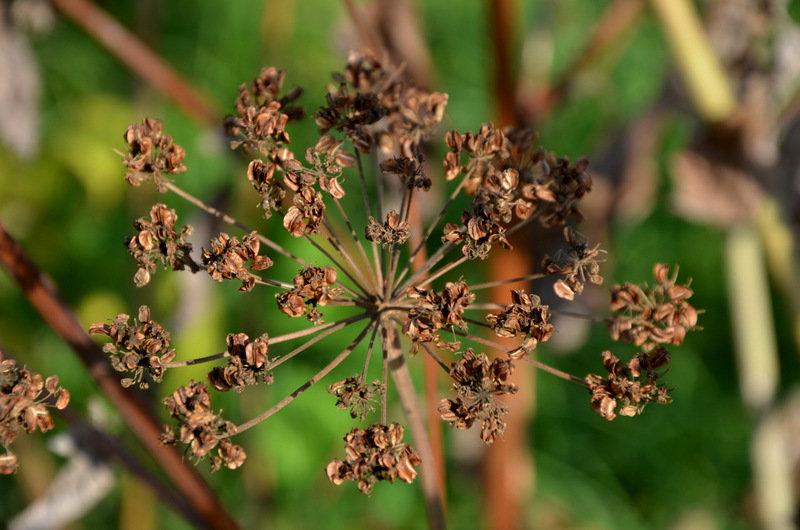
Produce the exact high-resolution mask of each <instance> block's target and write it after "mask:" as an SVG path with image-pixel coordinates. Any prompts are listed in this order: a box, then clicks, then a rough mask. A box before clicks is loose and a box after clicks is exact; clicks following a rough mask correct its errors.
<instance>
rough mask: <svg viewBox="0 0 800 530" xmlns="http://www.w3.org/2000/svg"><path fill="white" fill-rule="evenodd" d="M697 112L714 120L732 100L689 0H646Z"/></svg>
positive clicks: (732, 105)
mask: <svg viewBox="0 0 800 530" xmlns="http://www.w3.org/2000/svg"><path fill="white" fill-rule="evenodd" d="M650 3H651V5H652V6H653V9H654V11H655V12H656V15H658V19H659V21H660V22H661V26H662V29H663V31H664V35H665V36H666V38H667V42H668V43H669V45H670V48H671V49H672V54H673V55H674V58H675V61H676V63H677V66H678V68H679V69H680V71H681V73H682V74H683V80H684V82H685V83H686V88H687V89H688V91H689V95H690V97H691V99H692V102H693V103H694V105H695V107H696V109H697V112H698V113H699V114H700V116H701V117H702V118H703V119H705V120H706V121H710V122H718V121H723V120H725V119H726V118H728V117H729V116H730V115H731V113H733V111H734V110H735V107H736V100H735V98H734V97H733V93H732V91H731V88H730V85H729V83H728V80H727V78H726V77H725V73H724V72H723V70H722V67H721V66H720V64H719V61H718V60H717V58H716V56H715V55H714V52H713V51H712V50H711V45H710V44H709V42H708V39H707V38H706V35H705V31H704V30H703V26H702V24H701V22H700V17H699V15H698V13H697V11H696V10H695V8H694V6H693V4H692V2H691V1H690V0H650Z"/></svg>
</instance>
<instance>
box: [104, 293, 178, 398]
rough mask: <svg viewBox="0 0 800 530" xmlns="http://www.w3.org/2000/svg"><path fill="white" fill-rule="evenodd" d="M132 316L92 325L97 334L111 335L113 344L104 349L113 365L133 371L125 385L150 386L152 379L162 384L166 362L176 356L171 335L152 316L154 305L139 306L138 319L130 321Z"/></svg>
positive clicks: (125, 380) (122, 315)
mask: <svg viewBox="0 0 800 530" xmlns="http://www.w3.org/2000/svg"><path fill="white" fill-rule="evenodd" d="M130 318H131V317H130V316H129V315H126V314H124V313H123V314H120V315H117V316H116V318H114V320H112V321H111V324H103V323H101V322H96V323H94V324H92V326H91V327H90V328H89V333H91V334H93V335H105V336H107V337H110V338H111V340H112V341H113V343H106V344H104V345H103V351H104V352H106V353H107V354H108V355H109V356H110V357H111V366H112V368H114V370H116V371H117V372H120V373H130V374H131V375H130V377H124V378H122V381H121V383H122V386H124V387H129V386H131V385H135V384H138V385H139V388H148V387H149V386H150V382H151V381H152V382H155V383H160V382H161V380H162V378H163V377H164V372H165V371H166V364H167V363H168V362H170V361H171V360H172V359H174V358H175V350H174V349H173V348H171V347H170V335H169V332H168V331H167V330H165V329H164V328H163V327H162V326H161V324H159V323H158V322H156V321H154V320H152V319H151V318H150V308H149V307H147V306H146V305H143V306H141V307H139V314H138V318H135V319H134V320H133V322H134V324H133V325H132V326H131V325H130V324H128V321H129V320H130Z"/></svg>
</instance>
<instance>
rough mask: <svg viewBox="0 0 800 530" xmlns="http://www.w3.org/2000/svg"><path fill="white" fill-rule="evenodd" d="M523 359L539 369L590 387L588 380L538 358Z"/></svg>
mask: <svg viewBox="0 0 800 530" xmlns="http://www.w3.org/2000/svg"><path fill="white" fill-rule="evenodd" d="M522 360H523V361H525V362H526V363H528V364H532V365H533V366H535V367H536V368H538V369H539V370H544V371H545V372H547V373H549V374H553V375H554V376H556V377H560V378H561V379H564V380H566V381H572V382H573V383H578V384H579V385H581V386H585V387H586V388H589V383H587V382H586V381H584V380H583V379H581V378H580V377H577V376H574V375H572V374H568V373H567V372H562V371H561V370H559V369H557V368H553V367H552V366H550V365H548V364H544V363H543V362H541V361H538V360H536V359H531V358H530V357H523V358H522Z"/></svg>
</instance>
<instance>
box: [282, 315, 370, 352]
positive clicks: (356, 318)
mask: <svg viewBox="0 0 800 530" xmlns="http://www.w3.org/2000/svg"><path fill="white" fill-rule="evenodd" d="M368 317H369V315H368V314H364V313H362V314H360V315H353V316H351V317H348V318H344V319H342V320H337V321H336V322H328V323H327V324H322V325H321V326H314V327H312V328H308V329H302V330H300V331H293V332H292V333H286V334H284V335H278V336H277V337H270V338H269V340H268V341H267V344H269V345H270V346H272V345H273V344H279V343H281V342H286V341H289V340H294V339H299V338H301V337H305V336H307V335H313V334H314V333H321V332H323V331H326V330H328V329H330V328H332V327H335V326H339V327H341V326H346V325H347V324H352V323H353V322H358V321H359V320H364V319H365V318H368Z"/></svg>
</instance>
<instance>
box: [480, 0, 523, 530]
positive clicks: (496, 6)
mask: <svg viewBox="0 0 800 530" xmlns="http://www.w3.org/2000/svg"><path fill="white" fill-rule="evenodd" d="M487 9H488V11H489V13H488V15H489V24H488V29H489V38H490V42H491V46H492V50H491V51H492V56H493V61H492V65H493V66H494V71H493V77H492V83H493V92H492V94H493V99H494V103H495V116H496V117H495V122H496V123H497V125H498V127H501V128H502V127H506V126H509V125H516V126H519V125H521V124H520V123H519V116H520V115H519V113H518V112H517V111H518V109H517V106H516V89H515V87H516V72H515V71H514V68H513V66H512V60H511V58H512V57H514V55H512V50H518V49H519V46H518V40H519V35H518V33H519V27H520V24H519V21H520V20H521V19H520V17H519V13H520V4H519V2H518V0H490V1H489V2H488V6H487ZM520 237H524V236H519V237H516V238H514V239H516V241H514V239H512V244H513V245H514V246H515V249H516V250H512V251H507V252H501V253H494V254H493V255H492V257H491V259H490V263H489V267H490V271H491V272H490V274H491V279H492V280H498V279H502V278H509V277H512V278H513V277H518V276H525V275H526V274H529V273H530V271H531V269H532V268H533V265H532V263H531V255H530V252H532V251H534V248H531V247H532V246H531V245H526V244H524V243H523V242H522V241H520ZM523 249H524V250H523ZM524 287H526V285H525V284H524V283H521V284H515V285H508V284H506V285H503V286H500V287H495V288H493V289H492V290H491V292H490V298H491V300H492V301H493V302H495V303H499V304H507V303H508V302H509V295H508V293H509V290H510V289H519V288H524ZM501 342H505V341H501ZM509 345H510V342H509ZM499 353H501V352H498V354H499ZM509 382H512V383H514V384H517V386H518V387H519V392H518V393H517V394H515V395H509V396H505V404H506V406H507V407H508V410H509V413H508V414H507V415H506V417H505V418H504V419H505V421H506V429H505V433H504V435H503V437H502V438H499V439H498V440H497V441H495V442H494V444H492V446H491V447H488V448H487V449H486V451H485V453H484V459H483V482H484V484H483V487H484V492H485V497H486V509H487V519H488V521H487V522H488V525H489V528H492V529H496V530H513V529H516V528H523V527H524V526H525V525H524V520H523V510H522V507H523V505H524V503H525V502H526V500H527V499H528V498H529V497H530V495H531V493H532V491H531V490H532V489H533V488H532V484H533V482H534V480H533V476H534V466H533V457H532V455H531V453H530V450H529V446H528V445H529V444H528V437H527V432H528V424H529V422H530V421H531V418H532V417H533V414H534V399H533V396H534V395H535V388H536V374H535V370H533V368H531V365H530V364H527V363H516V364H515V370H514V374H513V375H512V377H510V378H509Z"/></svg>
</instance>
